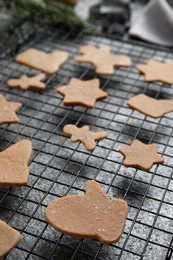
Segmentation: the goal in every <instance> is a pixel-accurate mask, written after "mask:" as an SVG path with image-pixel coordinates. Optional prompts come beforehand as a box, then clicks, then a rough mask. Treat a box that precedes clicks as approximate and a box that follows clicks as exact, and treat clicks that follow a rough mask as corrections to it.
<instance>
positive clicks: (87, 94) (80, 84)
mask: <svg viewBox="0 0 173 260" xmlns="http://www.w3.org/2000/svg"><path fill="white" fill-rule="evenodd" d="M57 92H59V93H60V94H61V95H63V96H65V97H64V105H65V106H84V107H86V108H93V107H94V106H95V103H96V101H97V100H100V99H103V98H106V97H107V96H108V94H107V93H106V92H105V91H103V90H101V89H100V81H99V79H92V80H85V81H83V80H80V79H76V78H71V80H70V82H69V84H68V85H65V86H62V87H58V88H57Z"/></svg>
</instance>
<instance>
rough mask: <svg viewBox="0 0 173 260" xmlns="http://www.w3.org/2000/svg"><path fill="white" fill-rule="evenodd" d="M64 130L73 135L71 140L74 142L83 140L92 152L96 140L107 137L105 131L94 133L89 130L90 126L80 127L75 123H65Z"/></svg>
mask: <svg viewBox="0 0 173 260" xmlns="http://www.w3.org/2000/svg"><path fill="white" fill-rule="evenodd" d="M63 131H64V133H65V134H66V135H68V136H70V137H71V138H70V140H71V142H72V143H75V142H81V143H83V144H84V145H85V147H86V149H87V150H88V151H90V152H92V151H93V150H94V149H95V147H96V141H100V140H102V139H104V138H106V137H107V133H106V132H105V131H101V132H96V133H94V132H91V131H90V130H89V126H83V127H81V128H78V127H77V126H75V125H65V126H64V129H63Z"/></svg>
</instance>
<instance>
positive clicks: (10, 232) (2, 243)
mask: <svg viewBox="0 0 173 260" xmlns="http://www.w3.org/2000/svg"><path fill="white" fill-rule="evenodd" d="M21 239H22V236H21V234H20V233H19V232H18V231H17V230H15V229H14V228H12V227H10V226H9V225H7V224H6V223H5V222H4V221H2V220H0V259H2V258H3V257H4V256H5V255H7V254H8V253H9V252H10V251H11V250H12V249H13V248H14V247H16V246H17V245H18V244H19V243H20V241H21Z"/></svg>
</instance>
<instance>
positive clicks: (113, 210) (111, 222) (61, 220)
mask: <svg viewBox="0 0 173 260" xmlns="http://www.w3.org/2000/svg"><path fill="white" fill-rule="evenodd" d="M127 211H128V205H127V203H126V202H125V201H124V200H122V199H115V198H113V199H109V197H108V196H107V195H106V193H105V192H104V190H103V189H102V188H101V187H100V185H99V184H98V183H97V182H96V181H94V180H92V181H89V182H88V183H87V187H86V194H85V195H80V196H67V197H63V198H59V199H56V200H55V201H53V202H51V203H49V205H48V207H47V209H46V219H47V221H48V222H49V224H50V225H51V226H53V227H54V228H55V229H56V230H58V231H60V232H62V233H64V234H67V235H69V236H73V237H79V238H92V239H98V240H99V241H100V242H102V243H104V244H110V243H114V242H117V241H118V240H119V239H120V237H121V234H122V232H123V229H124V226H125V221H126V217H127Z"/></svg>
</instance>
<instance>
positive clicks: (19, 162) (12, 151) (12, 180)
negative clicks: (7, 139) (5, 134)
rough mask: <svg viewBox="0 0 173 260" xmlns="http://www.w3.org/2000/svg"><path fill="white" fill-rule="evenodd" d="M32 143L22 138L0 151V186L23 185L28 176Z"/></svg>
mask: <svg viewBox="0 0 173 260" xmlns="http://www.w3.org/2000/svg"><path fill="white" fill-rule="evenodd" d="M31 156H32V145H31V142H30V141H28V140H22V141H19V142H18V143H16V144H14V145H12V146H10V147H9V148H7V149H6V150H5V151H3V152H1V153H0V186H10V187H11V186H23V185H26V184H27V181H28V177H29V169H28V165H29V162H30V159H31Z"/></svg>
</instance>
